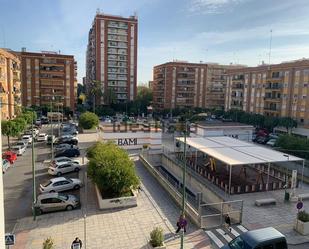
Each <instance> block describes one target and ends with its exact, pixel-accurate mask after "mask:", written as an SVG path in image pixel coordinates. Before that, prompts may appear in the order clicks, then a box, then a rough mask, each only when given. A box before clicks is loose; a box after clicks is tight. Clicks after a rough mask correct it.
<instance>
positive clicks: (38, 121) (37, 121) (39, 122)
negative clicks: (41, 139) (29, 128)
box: [34, 119, 42, 127]
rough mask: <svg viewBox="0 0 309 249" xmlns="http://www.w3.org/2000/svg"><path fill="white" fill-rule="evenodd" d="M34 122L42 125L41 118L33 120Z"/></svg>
mask: <svg viewBox="0 0 309 249" xmlns="http://www.w3.org/2000/svg"><path fill="white" fill-rule="evenodd" d="M34 124H35V125H37V126H39V127H40V126H41V125H42V121H41V119H37V120H35V122H34Z"/></svg>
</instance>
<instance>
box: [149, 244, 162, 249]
mask: <svg viewBox="0 0 309 249" xmlns="http://www.w3.org/2000/svg"><path fill="white" fill-rule="evenodd" d="M149 244H150V243H149ZM150 247H151V248H156V249H166V245H165V244H164V243H163V246H156V247H153V246H152V245H151V244H150Z"/></svg>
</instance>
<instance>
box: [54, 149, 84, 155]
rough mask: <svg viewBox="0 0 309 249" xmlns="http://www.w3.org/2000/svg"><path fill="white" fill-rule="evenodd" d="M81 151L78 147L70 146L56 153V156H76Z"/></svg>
mask: <svg viewBox="0 0 309 249" xmlns="http://www.w3.org/2000/svg"><path fill="white" fill-rule="evenodd" d="M79 155H80V151H79V149H78V148H70V149H66V150H63V151H59V152H57V153H56V156H66V157H75V156H79Z"/></svg>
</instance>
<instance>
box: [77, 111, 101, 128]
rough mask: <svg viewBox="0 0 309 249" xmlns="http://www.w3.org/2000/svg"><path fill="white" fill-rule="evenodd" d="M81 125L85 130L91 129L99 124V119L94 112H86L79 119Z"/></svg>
mask: <svg viewBox="0 0 309 249" xmlns="http://www.w3.org/2000/svg"><path fill="white" fill-rule="evenodd" d="M79 124H80V126H81V127H82V128H84V129H91V128H93V127H95V126H98V124H99V118H98V116H97V115H96V114H94V113H93V112H84V113H83V114H82V115H80V117H79Z"/></svg>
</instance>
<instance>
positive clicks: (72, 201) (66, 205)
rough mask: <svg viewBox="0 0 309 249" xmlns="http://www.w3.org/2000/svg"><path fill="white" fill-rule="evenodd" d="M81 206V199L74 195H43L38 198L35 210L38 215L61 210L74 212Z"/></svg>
mask: <svg viewBox="0 0 309 249" xmlns="http://www.w3.org/2000/svg"><path fill="white" fill-rule="evenodd" d="M79 206H80V201H79V199H78V198H77V197H76V196H74V195H66V194H61V193H48V194H41V195H39V196H38V197H37V202H36V204H35V206H34V207H35V210H36V213H37V214H39V215H40V214H42V213H45V212H52V211H59V210H68V211H69V210H73V209H74V208H77V207H79Z"/></svg>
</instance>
